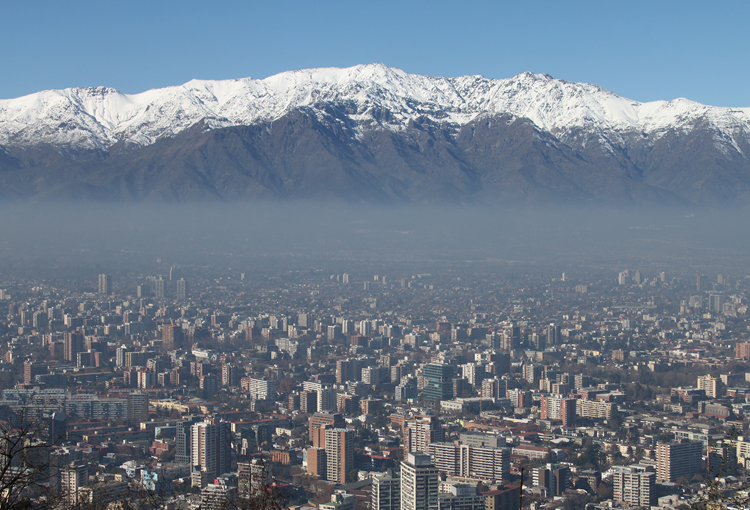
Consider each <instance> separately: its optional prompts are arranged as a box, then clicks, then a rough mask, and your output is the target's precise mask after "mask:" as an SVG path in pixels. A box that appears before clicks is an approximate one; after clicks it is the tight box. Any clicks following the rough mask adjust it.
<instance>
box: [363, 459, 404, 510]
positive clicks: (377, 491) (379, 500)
mask: <svg viewBox="0 0 750 510" xmlns="http://www.w3.org/2000/svg"><path fill="white" fill-rule="evenodd" d="M370 509H371V510H401V478H400V477H399V476H398V475H397V474H396V473H395V471H394V470H393V469H390V468H389V469H387V470H386V472H385V473H384V474H381V475H377V476H375V477H374V478H373V479H372V492H371V493H370Z"/></svg>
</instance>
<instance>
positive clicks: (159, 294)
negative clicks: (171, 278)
mask: <svg viewBox="0 0 750 510" xmlns="http://www.w3.org/2000/svg"><path fill="white" fill-rule="evenodd" d="M166 295H167V293H166V282H165V281H164V279H163V278H162V277H161V276H160V277H159V278H158V279H157V280H155V281H154V296H155V297H156V299H164V297H165V296H166Z"/></svg>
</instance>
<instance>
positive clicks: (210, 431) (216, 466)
mask: <svg viewBox="0 0 750 510" xmlns="http://www.w3.org/2000/svg"><path fill="white" fill-rule="evenodd" d="M191 434H192V438H191V444H190V447H191V450H192V451H191V455H190V463H191V465H192V466H194V468H199V469H200V471H201V472H202V473H204V474H205V476H203V477H202V479H204V480H213V479H215V478H216V477H217V476H219V475H221V474H224V473H229V472H230V471H231V467H232V457H231V451H232V450H231V432H230V429H229V422H225V421H221V420H220V419H219V418H216V417H210V418H206V420H205V421H203V422H199V423H195V424H194V425H193V426H192V427H191Z"/></svg>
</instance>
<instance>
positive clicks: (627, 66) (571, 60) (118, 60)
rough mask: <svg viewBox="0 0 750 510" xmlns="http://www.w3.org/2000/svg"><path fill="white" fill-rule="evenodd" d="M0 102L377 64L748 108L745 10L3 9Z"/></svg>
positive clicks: (130, 4)
mask: <svg viewBox="0 0 750 510" xmlns="http://www.w3.org/2000/svg"><path fill="white" fill-rule="evenodd" d="M1 12H2V21H0V69H1V71H0V98H10V97H17V96H21V95H24V94H28V93H31V92H36V91H38V90H44V89H52V88H64V87H80V86H95V85H106V86H110V87H115V88H117V89H119V90H121V91H123V92H127V93H134V92H141V91H144V90H147V89H150V88H156V87H164V86H169V85H178V84H181V83H184V82H186V81H189V80H190V79H192V78H202V79H226V78H241V77H246V76H252V77H253V78H265V77H267V76H270V75H272V74H275V73H278V72H282V71H287V70H292V69H302V68H308V67H320V66H336V67H347V66H351V65H355V64H361V63H369V62H383V63H384V64H386V65H389V66H394V67H399V68H401V69H403V70H405V71H407V72H410V73H419V74H429V75H436V76H459V75H464V74H481V75H484V76H486V77H489V78H507V77H510V76H513V75H515V74H517V73H520V72H523V71H533V72H537V73H549V74H551V75H552V76H554V77H556V78H562V79H565V80H569V81H582V82H590V83H595V84H597V85H601V86H602V87H605V88H607V89H610V90H612V91H614V92H615V93H617V94H620V95H623V96H626V97H630V98H632V99H636V100H639V101H651V100H655V99H673V98H676V97H687V98H689V99H693V100H696V101H699V102H702V103H706V104H713V105H719V106H750V86H748V84H749V83H750V65H749V64H750V30H748V20H750V1H746V0H742V1H724V2H721V1H719V2H707V1H706V2H695V1H688V0H683V1H669V2H668V1H649V2H641V1H632V0H628V1H622V2H615V1H607V0H600V1H578V2H576V1H551V0H550V1H533V0H532V1H526V0H524V1H521V0H516V1H513V2H500V1H494V2H484V1H481V2H480V1H477V2H470V1H467V2H445V1H439V0H433V1H425V2H422V1H408V0H403V1H402V2H391V1H367V2H365V1H356V0H349V1H341V2H338V1H329V2H326V1H312V0H305V1H301V0H300V1H286V0H274V1H267V2H252V1H236V2H235V1H216V2H196V1H191V0H181V1H172V0H149V1H142V0H128V1H116V0H99V1H96V2H94V1H88V0H86V1H75V0H68V1H60V0H55V1H35V0H24V1H20V0H6V1H4V2H3V3H2V11H1Z"/></svg>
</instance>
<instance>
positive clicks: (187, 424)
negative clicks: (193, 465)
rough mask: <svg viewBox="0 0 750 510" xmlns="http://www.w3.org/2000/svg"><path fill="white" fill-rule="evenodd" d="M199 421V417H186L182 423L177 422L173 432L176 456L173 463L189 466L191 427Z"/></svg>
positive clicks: (191, 438)
mask: <svg viewBox="0 0 750 510" xmlns="http://www.w3.org/2000/svg"><path fill="white" fill-rule="evenodd" d="M199 421H201V418H200V417H199V416H188V417H187V419H186V420H184V421H178V422H177V427H176V432H175V447H176V454H175V458H174V461H175V462H176V463H177V464H190V456H191V455H192V450H193V449H192V446H191V445H192V440H193V433H192V427H193V425H195V424H196V423H198V422H199Z"/></svg>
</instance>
